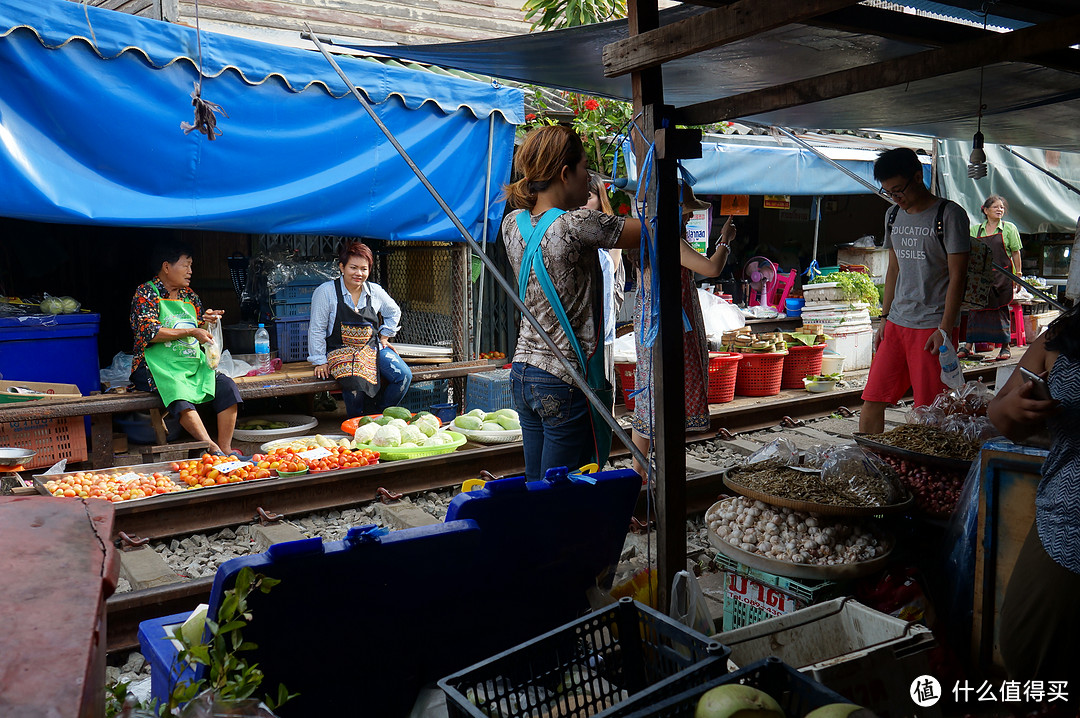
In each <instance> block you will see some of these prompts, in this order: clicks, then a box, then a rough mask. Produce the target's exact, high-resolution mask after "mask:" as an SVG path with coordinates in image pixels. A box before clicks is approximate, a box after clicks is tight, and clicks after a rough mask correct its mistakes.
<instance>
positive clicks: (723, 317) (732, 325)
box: [698, 289, 746, 339]
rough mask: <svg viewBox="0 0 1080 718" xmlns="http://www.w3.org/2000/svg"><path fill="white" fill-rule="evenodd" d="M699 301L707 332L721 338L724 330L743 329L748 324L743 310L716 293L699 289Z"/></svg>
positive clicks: (708, 334) (711, 335)
mask: <svg viewBox="0 0 1080 718" xmlns="http://www.w3.org/2000/svg"><path fill="white" fill-rule="evenodd" d="M698 303H699V304H700V305H701V318H702V320H703V321H704V323H705V334H706V335H707V336H710V337H715V338H717V339H719V338H720V337H721V336H722V335H723V334H724V332H730V331H732V330H734V329H741V328H742V327H745V326H746V318H745V317H743V313H742V311H740V310H739V308H738V307H736V306H735V305H734V304H731V303H729V302H727V301H725V300H724V299H722V298H721V297H718V296H716V295H715V294H709V293H708V292H705V291H702V290H700V289H699V290H698Z"/></svg>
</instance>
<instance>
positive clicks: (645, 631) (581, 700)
mask: <svg viewBox="0 0 1080 718" xmlns="http://www.w3.org/2000/svg"><path fill="white" fill-rule="evenodd" d="M729 653H730V650H729V649H728V648H727V647H726V646H723V645H721V644H719V643H717V642H716V641H711V640H709V639H708V638H706V637H705V636H703V635H701V634H700V633H698V632H697V631H694V630H692V629H690V628H687V627H686V626H684V625H682V624H681V623H678V622H676V621H673V620H672V619H670V618H668V617H667V616H664V615H661V614H659V613H657V612H656V611H654V610H652V609H651V608H649V607H647V606H643V605H642V604H640V603H636V602H634V601H633V600H631V599H629V598H623V599H620V601H619V603H617V604H616V605H614V606H612V607H611V608H608V609H605V610H602V611H595V612H593V613H590V614H589V615H587V616H585V617H584V618H580V619H578V620H576V621H573V622H571V623H567V624H566V625H564V626H561V627H560V628H556V629H555V630H553V631H549V632H548V633H545V634H544V635H542V636H539V637H537V638H534V639H532V640H531V641H527V642H526V643H522V644H521V645H519V646H516V647H514V648H512V649H510V650H508V651H504V652H502V653H500V654H498V655H496V656H494V657H492V658H489V659H488V660H486V661H483V662H482V663H477V664H476V665H474V666H471V667H469V668H466V669H465V670H463V671H459V672H457V673H454V674H453V675H450V676H447V677H446V678H443V679H442V680H441V681H439V687H440V688H442V689H443V691H444V692H445V693H446V707H447V712H448V714H449V716H450V718H466V717H469V718H483V717H485V716H486V717H494V716H498V718H514V717H515V716H539V715H549V714H550V715H558V716H562V717H563V718H579V717H581V718H584V717H585V716H597V717H601V716H602V717H603V718H614V717H615V716H625V715H628V714H629V713H630V712H632V711H633V710H634V709H635V708H639V707H641V706H642V705H646V704H651V703H655V702H656V701H658V700H660V699H662V698H665V697H667V696H673V695H677V694H679V693H680V692H681V691H684V690H686V689H687V688H689V687H691V686H695V685H699V684H702V683H705V682H707V681H710V680H712V679H714V678H717V677H719V676H721V675H723V674H724V673H726V672H727V656H728V654H729Z"/></svg>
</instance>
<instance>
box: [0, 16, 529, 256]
mask: <svg viewBox="0 0 1080 718" xmlns="http://www.w3.org/2000/svg"><path fill="white" fill-rule="evenodd" d="M84 12H85V13H87V14H88V17H89V24H88V23H87V16H86V15H84ZM202 40H203V45H202V57H203V63H204V75H205V76H206V79H204V80H203V91H202V95H203V97H204V98H205V99H207V100H209V101H211V102H215V103H217V104H219V105H221V106H222V108H224V110H225V112H226V113H228V117H227V118H226V117H220V118H219V120H218V127H219V128H220V129H221V130H222V132H223V134H222V136H221V137H219V138H218V139H217V140H215V141H213V142H211V141H209V140H208V139H207V138H206V137H204V136H203V135H200V134H198V133H192V134H188V135H185V134H184V132H183V131H182V130H181V128H180V123H181V122H191V120H192V117H193V109H192V106H191V92H192V88H193V84H194V82H195V80H196V78H197V76H198V72H197V70H196V67H197V64H196V60H195V59H193V58H197V57H198V55H199V51H198V45H197V41H196V33H195V30H194V29H192V28H188V27H184V26H180V25H172V24H169V23H164V22H158V21H154V20H148V19H145V18H141V17H135V16H131V15H126V14H124V13H119V12H113V11H109V10H101V9H98V8H94V7H88V8H84V6H83V5H81V4H79V3H74V2H66V1H65V0H5V1H4V2H3V3H2V4H0V187H2V188H3V192H0V215H3V216H7V217H13V218H17V219H28V220H39V221H45V222H65V223H79V224H103V225H113V226H146V227H174V228H195V229H213V230H221V231H231V232H248V233H307V234H337V235H347V236H360V237H371V238H379V239H395V240H437V241H457V240H458V239H460V235H459V234H458V233H457V231H456V230H455V229H454V227H453V225H452V224H451V223H450V220H449V219H447V218H446V217H445V216H444V215H443V214H442V212H441V211H440V209H439V207H438V205H437V204H436V203H435V201H434V199H432V198H431V196H430V195H429V194H428V193H427V192H426V191H425V190H424V188H423V186H422V185H421V184H420V183H419V181H418V180H417V179H416V178H415V177H414V175H413V174H412V172H411V171H410V170H409V169H408V167H407V166H406V164H405V162H404V161H403V160H402V159H401V158H400V157H399V156H398V155H397V153H396V152H395V151H394V149H393V147H392V146H391V145H390V144H389V142H388V141H387V140H386V139H385V137H384V136H383V135H382V133H381V132H380V131H379V130H378V128H377V127H376V126H375V124H374V123H373V122H372V120H371V119H370V117H368V116H367V114H366V113H365V112H364V110H363V108H362V107H361V106H360V104H359V103H358V102H357V101H356V100H355V98H353V97H352V96H351V95H350V94H349V92H348V89H347V88H346V87H345V85H344V83H343V82H342V81H341V80H340V79H339V78H338V76H337V75H336V73H335V72H334V70H333V69H332V68H331V67H330V65H329V64H328V63H327V62H326V61H325V59H324V58H323V57H322V56H321V55H319V54H318V53H314V52H311V51H306V50H300V49H295V48H287V47H280V46H276V45H271V44H267V43H261V42H256V41H252V40H246V39H241V38H235V37H230V36H225V35H216V34H213V33H207V32H203V33H202ZM338 62H339V63H340V65H341V67H342V69H343V70H344V71H345V72H346V73H347V74H348V76H349V77H350V79H351V80H352V81H353V82H354V83H356V85H357V86H358V87H359V88H360V89H361V90H362V91H363V92H364V93H366V95H367V97H368V98H370V100H371V101H372V103H375V108H376V111H377V112H378V114H379V116H380V119H382V121H383V122H384V123H386V125H388V126H389V128H390V129H391V131H392V132H393V133H394V134H395V136H396V137H397V139H398V140H399V141H400V142H401V143H402V144H403V145H404V146H405V148H406V150H407V151H408V152H409V154H410V155H411V156H412V157H413V159H414V160H416V162H417V164H418V165H419V166H420V167H421V169H422V170H423V171H424V172H425V173H426V174H427V176H428V178H429V179H430V180H431V181H432V183H433V184H434V185H435V187H436V189H438V190H439V192H440V193H441V194H442V195H443V197H444V198H445V199H446V201H447V202H448V204H449V205H450V206H451V207H452V208H453V209H454V210H455V212H456V213H457V214H458V216H459V217H460V218H461V220H462V221H463V222H464V223H465V226H466V227H467V228H469V230H470V232H471V233H472V234H473V235H474V236H476V237H479V236H480V233H481V227H482V225H483V219H484V214H485V208H486V209H487V216H488V218H489V220H490V222H491V223H493V225H494V226H496V227H497V225H498V221H499V220H500V219H501V217H502V203H501V202H499V201H497V198H498V195H499V192H500V190H501V186H502V185H503V184H504V183H505V182H506V181H507V180H508V178H509V173H510V158H511V154H512V151H513V142H514V124H516V123H520V122H521V121H522V120H523V117H524V100H523V95H522V93H521V92H520V91H518V90H515V89H511V88H505V87H497V86H493V85H490V84H485V83H477V82H470V81H467V80H462V79H458V78H454V77H447V76H445V75H439V74H435V73H427V72H419V71H415V70H409V69H402V68H398V67H390V66H386V65H384V64H381V63H378V62H374V61H370V60H365V59H360V58H351V57H340V58H338ZM489 151H490V152H491V155H492V161H491V167H492V177H491V182H490V191H489V193H488V194H487V196H486V197H485V185H486V182H485V179H486V172H487V167H488V161H487V158H488V153H489Z"/></svg>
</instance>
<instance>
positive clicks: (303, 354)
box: [274, 317, 308, 362]
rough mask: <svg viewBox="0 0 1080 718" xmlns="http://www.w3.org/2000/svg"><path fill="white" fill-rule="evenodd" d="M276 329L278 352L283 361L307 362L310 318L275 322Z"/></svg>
mask: <svg viewBox="0 0 1080 718" xmlns="http://www.w3.org/2000/svg"><path fill="white" fill-rule="evenodd" d="M274 329H275V330H276V332H277V350H278V356H279V357H280V358H281V361H283V362H291V361H306V360H307V357H308V344H307V335H308V317H295V318H293V319H278V320H277V321H276V322H274Z"/></svg>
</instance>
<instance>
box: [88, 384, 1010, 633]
mask: <svg viewBox="0 0 1080 718" xmlns="http://www.w3.org/2000/svg"><path fill="white" fill-rule="evenodd" d="M995 370H996V367H988V368H982V367H980V368H977V369H972V370H968V371H967V372H965V373H966V375H967V378H969V379H971V378H977V377H980V376H981V377H990V378H992V375H993V372H994V371H995ZM860 394H861V389H848V390H840V391H834V392H829V393H825V394H801V393H800V394H799V395H794V394H793V395H791V396H782V397H778V398H775V399H773V400H771V401H765V402H761V403H754V404H746V405H743V406H735V407H731V408H729V409H725V410H724V411H723V412H721V413H719V414H716V415H714V417H713V421H712V426H711V428H710V431H708V432H704V433H699V434H694V435H692V436H691V437H688V438H689V439H690V440H689V441H688V442H687V444H688V445H691V444H697V443H701V442H705V441H709V440H711V439H715V438H717V437H721V438H724V437H733V436H737V435H743V434H747V433H750V432H754V431H760V430H763V429H769V428H773V427H777V426H779V425H781V423H782V422H783V423H789V424H792V425H794V424H798V423H799V422H805V421H810V420H813V419H817V418H822V417H827V416H830V415H833V414H835V413H837V412H841V413H846V414H849V415H851V414H853V412H850V411H849V409H851V408H854V407H857V406H859V404H860V403H861V400H860V399H859V395H860ZM628 457H629V452H628V451H627V450H626V449H625V448H623V447H621V446H616V447H614V449H613V451H612V460H615V461H618V460H620V459H625V458H628ZM481 470H486V471H488V472H490V473H492V474H495V475H515V474H520V473H522V472H523V471H524V464H523V458H522V454H521V446H520V444H511V445H495V446H490V447H483V448H475V449H469V450H459V451H457V452H453V453H450V454H444V455H441V456H434V457H428V458H424V459H416V460H412V461H399V462H386V463H383V464H379V465H378V466H374V467H365V468H362V469H352V470H340V471H332V472H326V473H323V474H318V475H314V476H310V475H309V476H305V477H300V478H295V479H275V480H272V481H256V482H251V483H248V484H236V485H229V486H222V487H217V488H215V489H214V490H212V491H199V492H192V493H191V495H188V496H185V495H182V494H181V495H163V496H158V497H153V498H148V499H143V500H140V501H134V502H131V503H129V504H128V503H125V504H121V505H119V506H117V510H116V519H115V529H114V530H115V531H116V532H117V535H118V534H119V532H120V531H123V532H124V533H125V534H127V535H128V536H131V537H135V536H139V537H144V538H150V537H152V538H154V539H161V538H167V537H170V536H176V535H181V534H191V533H197V532H205V531H208V530H212V529H219V528H224V527H229V526H237V525H240V524H247V523H250V522H252V521H253V520H257V519H258V518H259V510H260V509H262V510H263V511H264V512H266V513H270V514H273V513H276V514H281V515H283V516H298V515H302V514H307V513H311V512H316V511H326V510H333V509H341V508H344V507H348V506H356V505H359V504H365V503H368V502H374V501H378V500H379V499H380V493H379V489H380V488H387V489H389V490H391V491H393V492H395V493H400V494H414V493H424V492H428V491H432V490H437V489H447V488H453V487H457V486H460V485H461V483H462V482H463V481H464V480H466V479H470V478H476V477H477V475H478V474H479V473H480V471H481ZM723 488H724V487H723V471H722V470H721V469H719V468H717V469H715V470H706V471H701V472H698V473H693V474H690V475H688V476H687V480H686V503H687V514H688V515H692V514H696V513H701V512H703V511H704V510H705V509H706V508H708V506H709V505H711V504H712V502H713V501H715V497H716V495H717V494H718V493H720V492H721V491H722V490H723ZM645 499H646V496H645V491H644V490H643V491H642V494H641V497H640V500H639V502H638V510H637V512H636V514H637V517H638V518H639V519H640V518H644V506H645V503H646V500H645ZM642 526H643V524H642ZM212 585H213V577H212V576H211V577H203V578H198V579H190V580H186V581H181V582H177V583H174V584H169V585H166V586H159V587H155V588H150V589H144V590H139V591H131V592H128V593H122V594H116V595H114V596H112V597H111V598H109V599H108V602H107V615H108V619H107V627H108V630H107V647H108V650H109V651H110V652H114V651H123V650H129V649H133V648H136V647H137V646H138V627H139V623H140V622H142V621H144V620H147V619H150V618H156V617H160V616H165V615H170V614H173V613H180V612H183V611H190V610H192V609H193V608H194V607H195V606H196V605H198V604H199V603H205V602H207V600H208V599H209V596H210V589H211V587H212Z"/></svg>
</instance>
